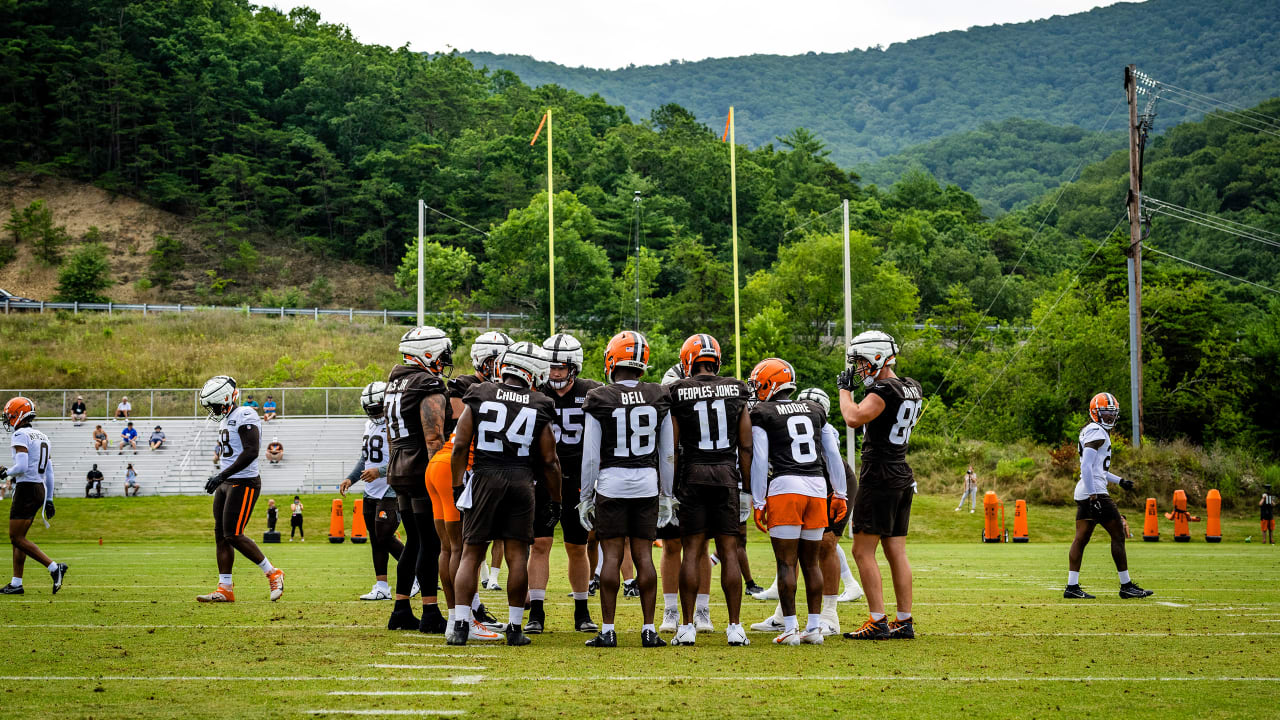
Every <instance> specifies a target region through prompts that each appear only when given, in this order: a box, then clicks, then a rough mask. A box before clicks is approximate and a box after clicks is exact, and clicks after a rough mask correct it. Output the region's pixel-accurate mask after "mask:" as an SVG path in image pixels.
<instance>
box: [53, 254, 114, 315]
mask: <svg viewBox="0 0 1280 720" xmlns="http://www.w3.org/2000/svg"><path fill="white" fill-rule="evenodd" d="M111 285H112V280H111V266H110V265H109V264H108V263H107V248H106V246H104V245H102V244H101V243H90V244H88V245H83V246H81V247H80V249H79V250H76V251H75V253H73V254H72V255H71V257H70V258H69V259H68V260H67V263H66V265H64V266H63V268H62V270H61V271H60V272H59V273H58V294H57V295H56V297H55V299H57V300H59V301H61V302H107V298H106V297H105V296H104V295H103V294H102V291H103V290H106V289H107V288H109V287H111Z"/></svg>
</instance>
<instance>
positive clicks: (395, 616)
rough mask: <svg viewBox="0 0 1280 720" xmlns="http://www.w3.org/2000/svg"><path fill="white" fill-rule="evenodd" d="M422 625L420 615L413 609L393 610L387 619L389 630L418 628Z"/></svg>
mask: <svg viewBox="0 0 1280 720" xmlns="http://www.w3.org/2000/svg"><path fill="white" fill-rule="evenodd" d="M420 626H421V623H420V622H419V621H418V616H417V615H414V614H413V611H412V610H392V611H391V618H390V619H388V620H387V629H388V630H417V629H418V628H419V627H420Z"/></svg>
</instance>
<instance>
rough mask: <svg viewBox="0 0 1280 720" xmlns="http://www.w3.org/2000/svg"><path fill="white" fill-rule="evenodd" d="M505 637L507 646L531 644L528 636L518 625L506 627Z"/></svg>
mask: <svg viewBox="0 0 1280 720" xmlns="http://www.w3.org/2000/svg"><path fill="white" fill-rule="evenodd" d="M506 636H507V644H508V645H515V646H519V645H528V644H529V643H532V642H533V641H532V640H530V639H529V636H528V635H525V634H524V631H522V630H521V629H520V626H519V625H508V626H507V632H506Z"/></svg>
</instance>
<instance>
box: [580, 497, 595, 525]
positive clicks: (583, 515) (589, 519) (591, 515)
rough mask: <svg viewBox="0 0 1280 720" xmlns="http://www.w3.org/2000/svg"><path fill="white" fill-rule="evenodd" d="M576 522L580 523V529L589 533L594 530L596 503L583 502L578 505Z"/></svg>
mask: <svg viewBox="0 0 1280 720" xmlns="http://www.w3.org/2000/svg"><path fill="white" fill-rule="evenodd" d="M578 522H579V523H581V525H582V529H583V530H586V531H587V532H591V531H592V530H594V529H595V522H596V501H595V500H583V501H582V502H580V503H578Z"/></svg>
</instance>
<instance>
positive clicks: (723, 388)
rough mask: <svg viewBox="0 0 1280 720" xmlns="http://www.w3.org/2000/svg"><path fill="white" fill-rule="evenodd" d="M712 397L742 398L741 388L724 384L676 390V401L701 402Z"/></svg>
mask: <svg viewBox="0 0 1280 720" xmlns="http://www.w3.org/2000/svg"><path fill="white" fill-rule="evenodd" d="M713 397H742V386H741V385H737V384H732V385H729V384H725V385H695V386H692V387H681V388H676V399H677V400H682V401H683V400H701V399H703V398H713Z"/></svg>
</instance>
